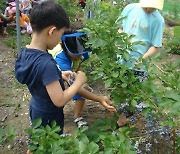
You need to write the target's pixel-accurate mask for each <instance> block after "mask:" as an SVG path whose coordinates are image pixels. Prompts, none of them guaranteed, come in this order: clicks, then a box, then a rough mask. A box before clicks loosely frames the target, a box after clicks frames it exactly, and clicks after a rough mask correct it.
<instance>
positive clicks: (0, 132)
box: [0, 125, 16, 143]
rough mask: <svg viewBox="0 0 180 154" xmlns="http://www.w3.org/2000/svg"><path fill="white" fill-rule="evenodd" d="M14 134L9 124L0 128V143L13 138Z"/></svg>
mask: <svg viewBox="0 0 180 154" xmlns="http://www.w3.org/2000/svg"><path fill="white" fill-rule="evenodd" d="M15 135H16V133H15V131H14V128H13V127H12V126H10V125H8V126H6V127H5V128H4V129H3V128H0V143H4V142H8V141H12V140H14V138H15Z"/></svg>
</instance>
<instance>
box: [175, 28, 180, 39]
mask: <svg viewBox="0 0 180 154" xmlns="http://www.w3.org/2000/svg"><path fill="white" fill-rule="evenodd" d="M174 37H176V38H180V26H175V27H174Z"/></svg>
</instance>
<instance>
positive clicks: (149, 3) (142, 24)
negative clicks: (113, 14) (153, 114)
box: [118, 0, 165, 126]
mask: <svg viewBox="0 0 180 154" xmlns="http://www.w3.org/2000/svg"><path fill="white" fill-rule="evenodd" d="M163 4H164V0H140V2H139V3H132V4H129V5H127V6H126V7H125V8H124V10H123V11H122V13H121V15H120V17H125V18H124V19H123V22H122V24H121V25H120V28H119V30H118V32H119V33H121V32H125V33H127V34H129V35H135V37H133V38H132V40H131V41H132V42H135V41H142V42H144V43H145V45H135V50H133V51H129V54H130V60H129V61H126V60H124V59H121V60H120V63H122V64H124V65H127V66H128V67H129V69H130V70H134V74H135V75H136V76H140V81H143V80H144V79H145V78H146V77H147V72H146V71H145V68H144V67H139V66H138V64H139V63H141V59H144V60H145V59H147V58H149V57H151V56H153V55H154V54H155V53H157V52H158V51H159V48H160V47H161V46H162V37H163V29H164V26H165V22H164V18H163V17H162V15H161V14H160V12H159V11H158V9H159V10H162V8H163ZM120 117H121V118H120V119H119V120H118V122H119V125H121V126H122V125H125V124H126V118H124V117H122V116H120ZM121 119H123V120H121Z"/></svg>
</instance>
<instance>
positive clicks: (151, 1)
mask: <svg viewBox="0 0 180 154" xmlns="http://www.w3.org/2000/svg"><path fill="white" fill-rule="evenodd" d="M139 3H140V5H141V7H150V8H155V9H159V10H162V9H163V5H164V0H140V2H139Z"/></svg>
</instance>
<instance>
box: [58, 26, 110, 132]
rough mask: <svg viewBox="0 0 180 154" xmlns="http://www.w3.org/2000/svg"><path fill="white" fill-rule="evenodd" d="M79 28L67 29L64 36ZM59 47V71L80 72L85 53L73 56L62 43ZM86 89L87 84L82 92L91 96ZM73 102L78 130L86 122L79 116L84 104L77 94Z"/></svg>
mask: <svg viewBox="0 0 180 154" xmlns="http://www.w3.org/2000/svg"><path fill="white" fill-rule="evenodd" d="M79 25H80V24H79ZM80 28H82V27H81V25H80V26H78V24H76V26H72V27H70V28H69V29H67V30H66V32H65V34H75V33H74V32H76V30H77V29H80ZM61 46H62V50H63V51H61V52H60V53H59V54H57V55H56V57H55V60H56V62H57V64H58V65H59V67H60V69H61V70H62V71H77V69H78V70H81V67H79V66H80V64H81V63H82V61H83V58H87V53H86V55H85V54H78V55H74V54H73V53H71V52H69V51H68V50H67V49H66V47H65V45H64V43H63V41H62V43H61ZM71 46H73V45H72V43H71ZM75 63H76V64H75ZM87 88H88V89H90V87H89V86H88V85H87V84H85V85H83V89H84V91H86V93H89V94H88V95H89V96H90V95H92V93H91V92H89V91H88V89H87ZM93 95H95V94H93ZM95 96H96V97H99V98H100V97H102V98H103V97H104V98H107V97H106V96H97V95H95ZM73 100H74V101H75V114H74V122H75V123H76V125H77V127H78V128H80V127H83V126H86V125H87V122H86V121H85V120H84V118H83V117H81V116H80V114H81V112H82V110H83V107H84V104H85V98H84V97H82V96H81V95H79V94H76V95H75V96H74V97H73ZM100 103H101V101H100ZM102 105H103V104H102ZM105 108H106V107H105Z"/></svg>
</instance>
